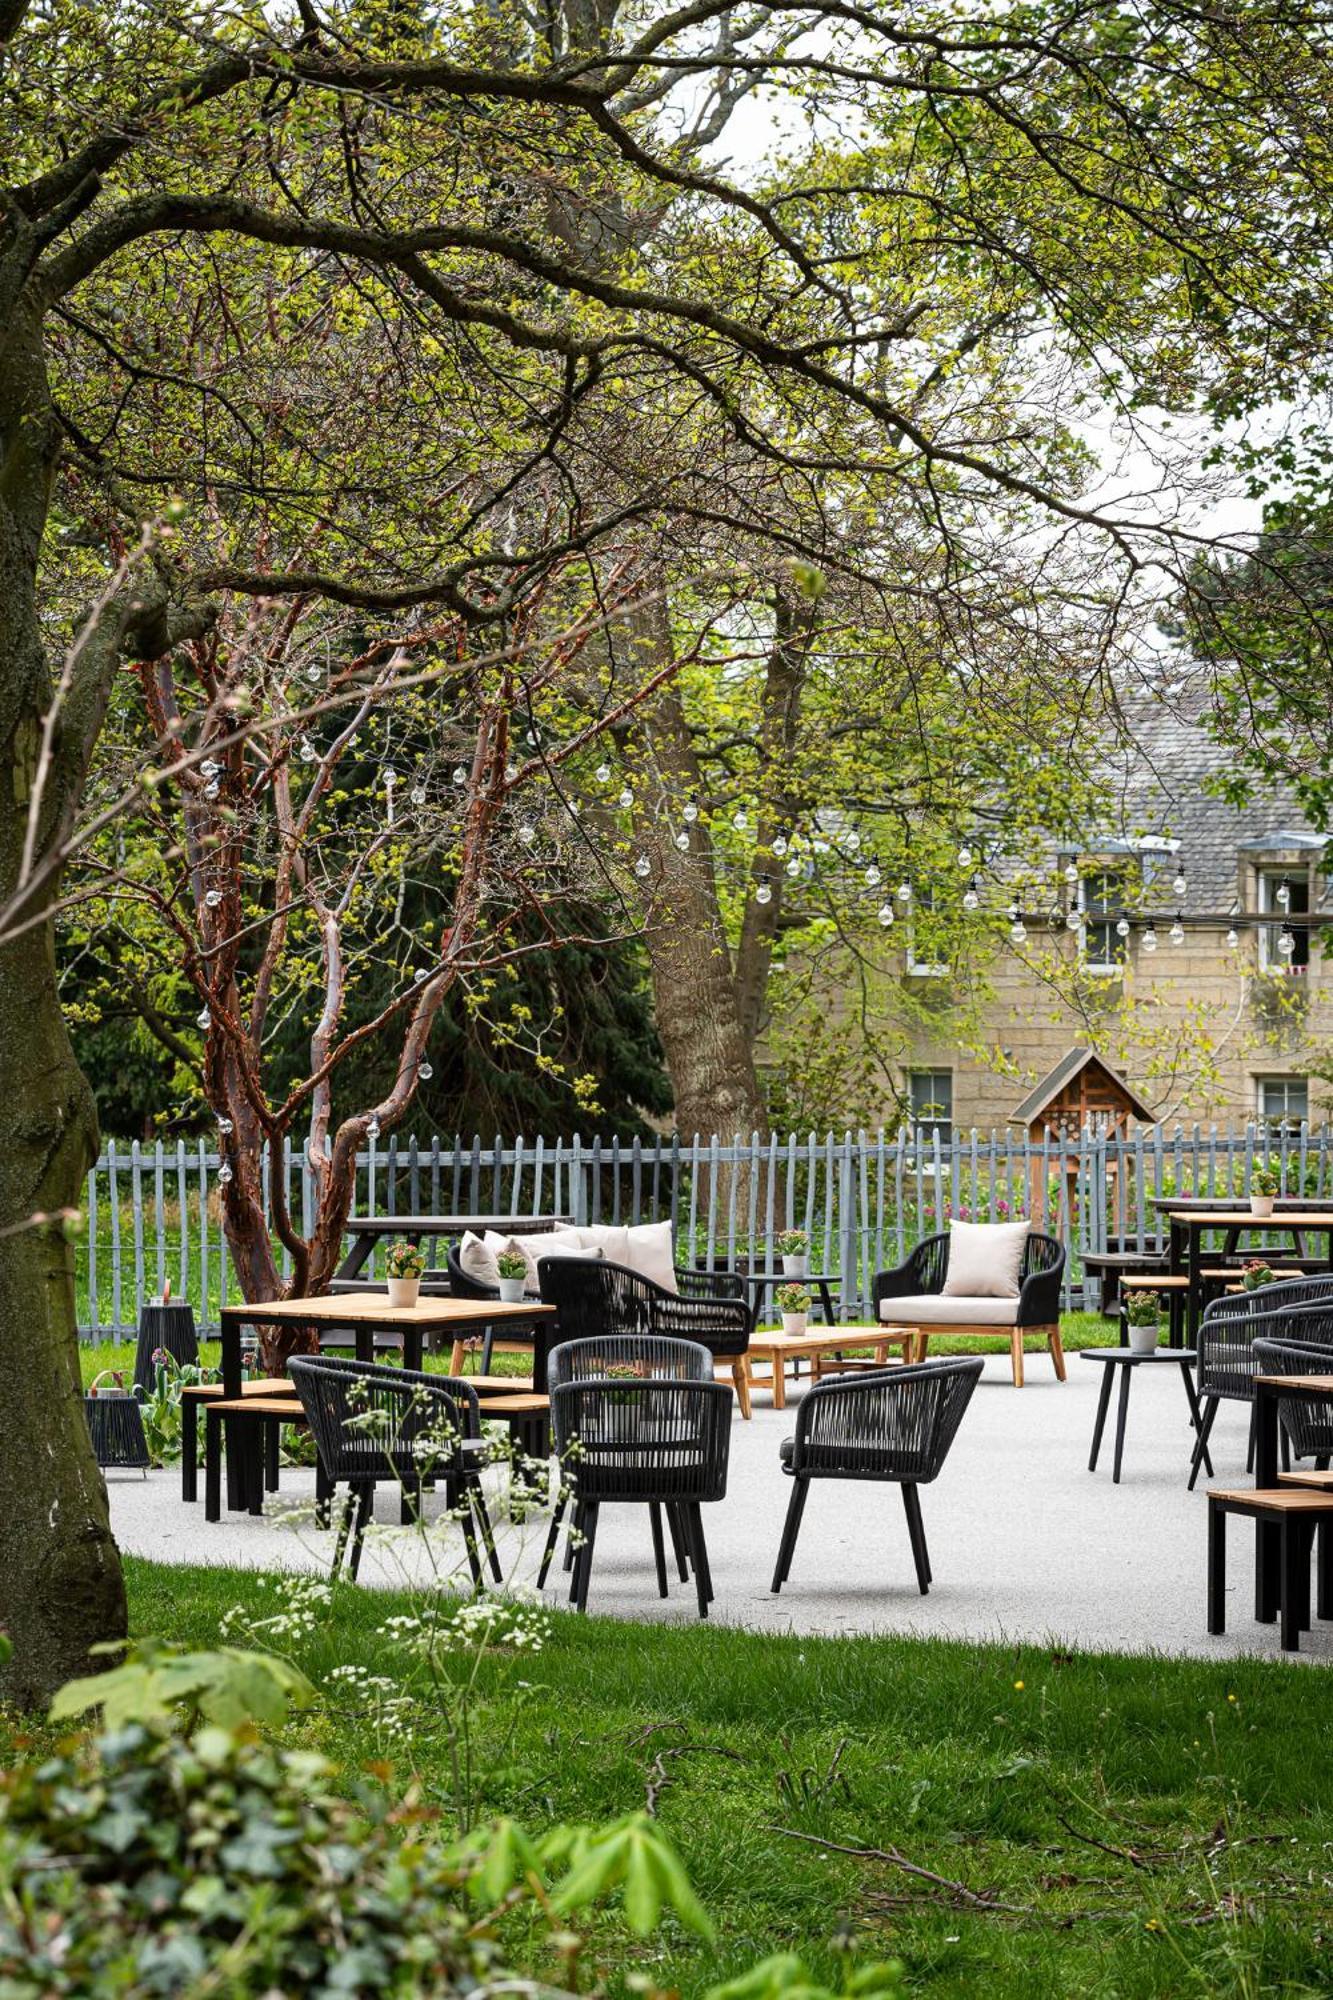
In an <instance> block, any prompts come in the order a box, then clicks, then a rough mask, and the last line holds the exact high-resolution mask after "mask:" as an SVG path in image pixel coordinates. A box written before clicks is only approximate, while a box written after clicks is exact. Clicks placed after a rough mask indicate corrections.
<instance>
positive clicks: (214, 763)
mask: <svg viewBox="0 0 1333 2000" xmlns="http://www.w3.org/2000/svg"><path fill="white" fill-rule="evenodd" d="M221 769H222V766H221V764H219V763H218V760H217V758H216V757H205V759H204V761H203V763H202V764H201V765H200V766H199V775H200V777H201V778H216V776H217V774H218V772H219V771H220V770H221Z"/></svg>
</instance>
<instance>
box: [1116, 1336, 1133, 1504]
mask: <svg viewBox="0 0 1333 2000" xmlns="http://www.w3.org/2000/svg"><path fill="white" fill-rule="evenodd" d="M1115 1365H1117V1366H1118V1367H1119V1369H1120V1402H1119V1405H1118V1407H1117V1410H1116V1419H1115V1470H1114V1472H1113V1473H1112V1474H1111V1479H1112V1482H1113V1483H1114V1484H1115V1485H1116V1486H1118V1485H1119V1484H1120V1461H1121V1459H1122V1458H1123V1457H1124V1455H1125V1418H1126V1417H1127V1416H1128V1415H1129V1378H1130V1376H1131V1375H1132V1374H1133V1373H1134V1366H1133V1363H1132V1362H1129V1361H1121V1362H1119V1363H1117V1364H1115Z"/></svg>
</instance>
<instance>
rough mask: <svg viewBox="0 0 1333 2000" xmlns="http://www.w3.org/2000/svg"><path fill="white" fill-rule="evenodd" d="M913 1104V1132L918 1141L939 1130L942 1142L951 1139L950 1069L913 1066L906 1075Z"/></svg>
mask: <svg viewBox="0 0 1333 2000" xmlns="http://www.w3.org/2000/svg"><path fill="white" fill-rule="evenodd" d="M907 1091H908V1097H909V1099H910V1102H911V1106H912V1132H913V1135H914V1136H915V1137H916V1138H917V1139H918V1140H920V1141H931V1140H933V1139H934V1137H935V1135H936V1133H938V1134H939V1141H940V1144H941V1146H948V1145H950V1144H951V1143H952V1141H953V1071H952V1070H951V1069H914V1070H912V1071H910V1072H909V1074H908V1078H907Z"/></svg>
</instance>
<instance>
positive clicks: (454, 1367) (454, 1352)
mask: <svg viewBox="0 0 1333 2000" xmlns="http://www.w3.org/2000/svg"><path fill="white" fill-rule="evenodd" d="M466 1360H467V1349H466V1347H464V1345H463V1343H462V1341H461V1340H456V1341H455V1342H454V1344H453V1347H452V1348H451V1350H450V1353H449V1373H450V1374H451V1375H461V1374H462V1373H463V1366H464V1363H465V1362H466Z"/></svg>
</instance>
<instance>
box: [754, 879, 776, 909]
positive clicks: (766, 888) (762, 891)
mask: <svg viewBox="0 0 1333 2000" xmlns="http://www.w3.org/2000/svg"><path fill="white" fill-rule="evenodd" d="M754 899H755V901H756V903H771V902H772V900H773V885H772V883H771V882H770V881H769V879H768V877H767V875H761V876H760V877H759V887H758V888H757V889H756V890H755V892H754Z"/></svg>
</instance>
